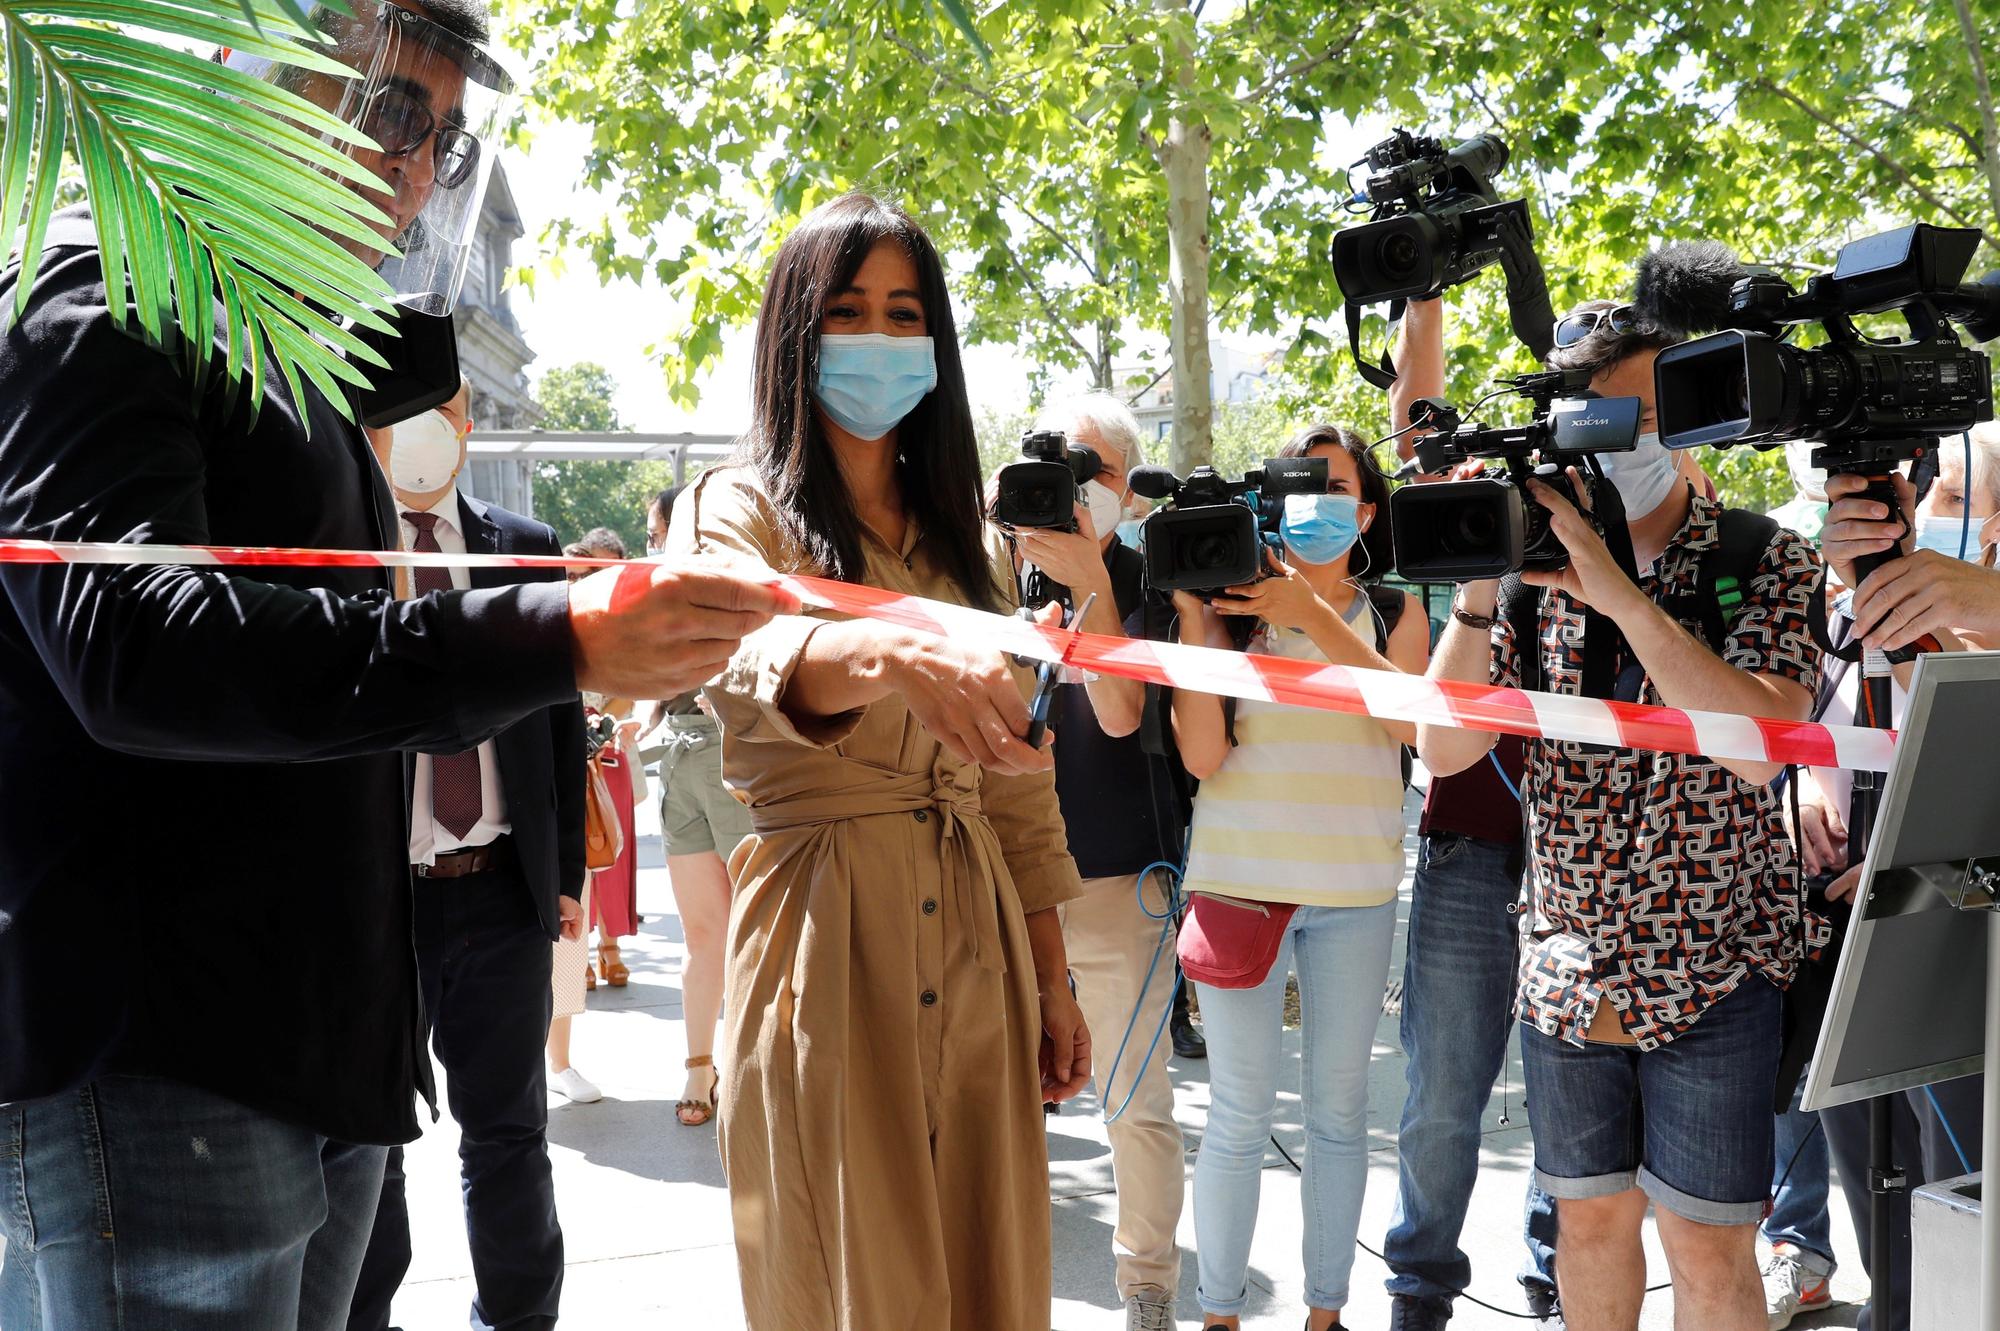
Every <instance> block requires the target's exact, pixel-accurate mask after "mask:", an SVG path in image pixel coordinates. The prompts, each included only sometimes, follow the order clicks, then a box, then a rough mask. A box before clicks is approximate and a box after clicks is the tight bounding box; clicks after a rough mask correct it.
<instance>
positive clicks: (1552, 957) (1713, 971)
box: [1493, 493, 1830, 1049]
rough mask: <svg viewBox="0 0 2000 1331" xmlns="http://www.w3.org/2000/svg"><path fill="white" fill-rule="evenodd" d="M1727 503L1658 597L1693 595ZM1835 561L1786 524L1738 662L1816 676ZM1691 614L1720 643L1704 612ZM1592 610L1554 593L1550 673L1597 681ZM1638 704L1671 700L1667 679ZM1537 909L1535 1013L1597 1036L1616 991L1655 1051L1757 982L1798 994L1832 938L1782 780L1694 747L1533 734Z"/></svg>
mask: <svg viewBox="0 0 2000 1331" xmlns="http://www.w3.org/2000/svg"><path fill="white" fill-rule="evenodd" d="M1718 512H1719V510H1718V508H1717V506H1716V505H1715V504H1714V503H1713V502H1712V501H1710V500H1708V499H1705V498H1703V497H1702V496H1701V495H1700V494H1699V493H1697V494H1695V495H1694V496H1693V501H1692V506H1691V508H1690V510H1689V513H1688V518H1687V522H1686V523H1685V525H1683V526H1682V528H1681V530H1680V531H1679V532H1678V533H1677V534H1676V535H1675V536H1674V539H1673V540H1672V541H1671V542H1669V543H1668V545H1667V548H1666V550H1665V552H1664V553H1663V554H1662V555H1661V556H1660V558H1659V559H1658V560H1657V561H1656V562H1655V563H1654V565H1653V567H1652V568H1650V569H1648V570H1646V571H1645V572H1644V573H1643V574H1642V575H1641V577H1640V579H1639V585H1640V587H1641V588H1642V589H1643V590H1645V592H1646V593H1647V594H1648V595H1649V596H1651V597H1652V598H1653V599H1654V600H1655V602H1659V601H1661V600H1662V599H1667V604H1669V605H1671V604H1674V600H1673V599H1670V598H1678V597H1680V596H1684V595H1688V594H1691V593H1693V592H1694V591H1695V590H1696V588H1697V587H1698V586H1699V584H1700V574H1701V556H1702V552H1703V551H1705V550H1707V549H1709V548H1711V547H1712V546H1714V545H1715V544H1716V543H1717V541H1718V539H1719V536H1718V530H1717V513H1718ZM1819 567H1820V565H1819V558H1818V556H1817V554H1816V553H1815V552H1814V550H1813V548H1812V547H1811V546H1809V545H1807V544H1806V542H1805V541H1803V540H1801V539H1800V538H1799V537H1798V536H1796V535H1794V534H1793V533H1791V532H1789V531H1785V530H1782V529H1781V530H1780V531H1779V532H1778V533H1777V534H1776V536H1774V537H1773V538H1772V541H1771V544H1770V546H1769V547H1768V548H1767V549H1766V550H1765V551H1764V555H1763V558H1762V560H1761V561H1760V563H1759V565H1758V569H1757V573H1756V576H1755V577H1754V578H1753V579H1752V581H1751V585H1750V586H1749V587H1748V588H1745V589H1744V597H1743V600H1742V602H1741V604H1740V605H1739V606H1738V608H1737V610H1736V614H1735V617H1734V619H1733V620H1731V621H1730V623H1729V626H1728V636H1727V638H1726V646H1725V649H1724V651H1723V652H1722V659H1723V661H1724V662H1725V663H1726V664H1728V665H1731V666H1734V667H1736V668H1738V669H1740V670H1747V671H1750V672H1752V673H1754V674H1765V675H1775V676H1779V677H1781V678H1785V679H1792V680H1797V681H1798V682H1799V683H1800V684H1801V685H1803V686H1804V687H1805V688H1806V690H1807V691H1808V692H1812V691H1813V690H1814V688H1815V686H1816V682H1817V679H1818V670H1819V649H1818V647H1817V646H1815V645H1814V643H1813V640H1812V635H1811V633H1810V631H1809V629H1808V627H1807V607H1808V606H1809V605H1810V603H1811V597H1812V595H1813V593H1814V591H1815V589H1816V587H1817V586H1818V579H1819ZM1684 626H1685V627H1686V628H1687V629H1688V631H1689V632H1690V633H1692V634H1694V636H1695V638H1696V639H1697V640H1700V641H1703V642H1706V638H1705V636H1704V634H1703V632H1702V628H1701V625H1700V624H1699V623H1698V622H1685V623H1684ZM1583 629H1584V619H1583V611H1582V609H1581V607H1579V606H1578V604H1577V603H1576V602H1575V601H1574V600H1572V599H1571V598H1570V597H1568V596H1566V595H1564V594H1563V593H1561V592H1558V591H1553V590H1551V591H1546V592H1544V593H1543V597H1542V617H1541V648H1542V660H1543V670H1542V674H1543V681H1544V682H1543V685H1542V687H1543V688H1545V689H1547V690H1548V691H1549V692H1551V693H1567V694H1576V693H1579V692H1581V687H1580V686H1581V681H1582V674H1583ZM1513 639H1514V635H1513V632H1512V630H1511V628H1510V627H1509V626H1508V624H1507V623H1506V622H1505V621H1504V620H1503V621H1502V622H1500V623H1498V624H1495V625H1494V627H1493V682H1494V683H1495V684H1497V685H1501V686H1504V687H1519V686H1520V683H1521V672H1520V668H1519V657H1518V655H1517V650H1516V646H1515V643H1514V640H1513ZM1638 701H1640V702H1644V703H1652V704H1658V703H1659V702H1660V696H1659V692H1658V690H1656V689H1655V688H1654V687H1653V682H1652V680H1650V679H1648V680H1646V681H1645V684H1644V686H1643V691H1642V692H1641V694H1640V695H1639V698H1638ZM1521 793H1522V798H1523V800H1524V801H1525V802H1526V804H1527V806H1528V820H1529V821H1528V830H1529V836H1528V846H1529V867H1530V875H1529V886H1528V910H1527V913H1526V916H1525V918H1524V919H1523V921H1522V933H1523V937H1522V947H1521V960H1520V985H1519V990H1518V999H1517V1008H1516V1015H1517V1017H1518V1018H1519V1019H1520V1020H1522V1021H1525V1022H1528V1023H1530V1024H1531V1025H1533V1026H1534V1027H1535V1028H1536V1029H1537V1030H1540V1031H1542V1032H1543V1033H1544V1034H1546V1035H1550V1036H1554V1037H1555V1038H1557V1039H1562V1040H1567V1041H1569V1042H1570V1043H1572V1044H1579V1045H1580V1044H1582V1043H1583V1041H1584V1033H1585V1032H1586V1031H1587V1030H1588V1029H1589V1028H1590V1023H1591V1017H1592V1015H1593V1013H1594V1012H1595V1011H1596V1009H1597V1006H1598V1002H1599V1000H1600V999H1604V1000H1608V1001H1609V1002H1610V1004H1611V1005H1612V1008H1613V1009H1614V1010H1615V1011H1616V1013H1617V1016H1618V1022H1619V1026H1620V1027H1621V1028H1622V1029H1623V1031H1624V1032H1625V1034H1626V1035H1628V1036H1630V1037H1631V1038H1632V1039H1634V1040H1635V1041H1637V1043H1638V1046H1639V1048H1641V1049H1653V1048H1657V1047H1658V1046H1660V1045H1663V1044H1666V1043H1667V1042H1669V1041H1671V1040H1672V1039H1673V1038H1674V1037H1675V1036H1677V1035H1680V1034H1681V1033H1683V1032H1684V1031H1686V1030H1687V1029H1688V1028H1689V1027H1691V1026H1693V1025H1694V1024H1695V1022H1697V1021H1699V1020H1700V1019H1701V1015H1702V1014H1703V1013H1704V1012H1706V1011H1707V1010H1708V1009H1709V1008H1710V1007H1711V1006H1712V1005H1714V1004H1715V1003H1716V1002H1718V1001H1719V1000H1720V999H1722V998H1724V997H1725V996H1727V995H1728V994H1729V993H1730V992H1731V991H1732V990H1734V989H1735V988H1736V986H1737V985H1739V984H1741V983H1743V982H1744V981H1745V980H1746V979H1750V978H1753V977H1762V978H1763V979H1765V980H1768V981H1770V982H1771V983H1772V984H1774V985H1777V986H1778V987H1779V988H1781V989H1782V988H1784V987H1786V986H1787V985H1789V984H1790V983H1791V979H1792V973H1793V971H1794V969H1795V968H1796V966H1797V964H1798V960H1799V958H1800V956H1801V955H1802V953H1804V952H1806V951H1808V950H1816V949H1817V948H1818V947H1820V946H1822V945H1824V943H1825V942H1826V941H1827V939H1828V937H1829V934H1830V930H1829V929H1828V927H1827V924H1826V922H1825V921H1824V920H1822V919H1820V918H1819V917H1817V916H1811V915H1808V914H1807V912H1806V910H1805V903H1804V896H1803V891H1802V888H1801V884H1800V880H1799V869H1798V862H1797V857H1796V855H1795V854H1794V852H1793V847H1792V841H1791V837H1790V836H1789V834H1787V832H1786V831H1785V826H1784V823H1783V821H1782V820H1781V818H1780V816H1779V801H1778V798H1777V796H1776V795H1775V794H1773V792H1772V788H1771V787H1770V786H1753V785H1751V784H1750V783H1749V782H1747V781H1744V780H1742V779H1741V778H1740V777H1738V776H1737V775H1736V774H1735V773H1733V772H1731V771H1729V770H1728V769H1727V768H1725V767H1723V766H1722V765H1721V764H1720V763H1717V762H1714V761H1712V760H1709V759H1706V758H1700V757H1693V756H1687V755H1681V754H1668V753H1650V752H1644V751H1639V750H1632V749H1613V748H1605V747H1603V746H1598V745H1589V744H1573V743H1568V742H1564V741H1551V740H1529V741H1528V742H1527V764H1526V769H1525V773H1524V779H1523V782H1522V791H1521Z"/></svg>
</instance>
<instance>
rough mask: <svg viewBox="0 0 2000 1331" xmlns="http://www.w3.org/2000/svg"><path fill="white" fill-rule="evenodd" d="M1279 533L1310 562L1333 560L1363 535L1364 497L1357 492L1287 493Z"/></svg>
mask: <svg viewBox="0 0 2000 1331" xmlns="http://www.w3.org/2000/svg"><path fill="white" fill-rule="evenodd" d="M1278 534H1279V535H1281V536H1283V537H1284V538H1285V548H1286V549H1287V550H1289V551H1291V552H1292V553H1293V554H1294V555H1296V556H1298V557H1299V558H1300V559H1302V560H1304V561H1305V562H1306V563H1308V564H1331V563H1332V562H1333V561H1334V560H1336V559H1338V558H1340V557H1341V556H1342V555H1344V554H1346V553H1347V552H1348V551H1349V550H1351V549H1353V548H1354V543H1355V542H1356V541H1358V540H1360V539H1361V501H1360V500H1359V499H1357V498H1355V497H1354V496H1353V495H1286V496H1285V517H1284V520H1283V521H1282V522H1280V523H1279V524H1278Z"/></svg>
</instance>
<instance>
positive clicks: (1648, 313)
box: [1632, 240, 1750, 338]
mask: <svg viewBox="0 0 2000 1331" xmlns="http://www.w3.org/2000/svg"><path fill="white" fill-rule="evenodd" d="M1749 271H1750V270H1749V269H1747V268H1745V267H1744V266H1743V263H1742V261H1741V260H1739V259H1738V258H1737V257H1736V251H1735V250H1732V249H1730V248H1729V246H1727V245H1725V244H1723V243H1722V242H1721V241H1719V240H1677V241H1674V242H1673V243H1671V244H1667V245H1662V246H1660V248H1658V249H1656V250H1654V251H1653V252H1652V253H1651V254H1648V255H1647V256H1646V257H1645V258H1643V259H1641V260H1639V275H1638V280H1637V281H1636V282H1635V283H1634V284H1633V289H1632V303H1633V304H1634V305H1635V306H1637V307H1638V309H1639V312H1640V313H1641V314H1643V315H1644V316H1645V317H1646V319H1647V321H1648V322H1649V323H1651V324H1652V325H1653V327H1655V328H1657V329H1659V330H1660V331H1661V332H1664V333H1668V334H1671V335H1672V336H1675V337H1683V338H1685V337H1693V336H1695V335H1696V334H1698V333H1709V332H1713V331H1715V330H1716V329H1718V328H1721V327H1723V326H1724V325H1725V324H1727V322H1728V320H1729V289H1730V288H1731V287H1733V286H1735V285H1736V283H1737V282H1738V281H1739V280H1741V279H1742V278H1743V277H1745V276H1747V275H1748V274H1749Z"/></svg>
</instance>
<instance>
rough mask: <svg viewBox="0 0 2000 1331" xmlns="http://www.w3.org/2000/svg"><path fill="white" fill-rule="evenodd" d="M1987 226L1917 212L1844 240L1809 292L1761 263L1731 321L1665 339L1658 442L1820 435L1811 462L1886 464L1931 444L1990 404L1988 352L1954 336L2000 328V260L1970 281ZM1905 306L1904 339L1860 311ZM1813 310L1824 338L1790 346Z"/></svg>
mask: <svg viewBox="0 0 2000 1331" xmlns="http://www.w3.org/2000/svg"><path fill="white" fill-rule="evenodd" d="M1979 243H1980V234H1979V232H1978V231H1977V230H1975V229H1972V228H1969V227H1941V226H1932V225H1930V224H1928V223H1924V222H1918V223H1915V224H1913V225H1911V226H1906V227H1902V228H1899V229H1898V230H1895V231H1885V232H1883V233H1882V234H1881V235H1877V236H1869V237H1867V238H1865V239H1862V240H1857V241H1854V242H1852V243H1851V244H1848V245H1846V246H1843V247H1842V249H1841V251H1840V254H1839V257H1838V258H1837V260H1836V261H1835V264H1834V270H1833V271H1832V272H1831V273H1820V274H1816V275H1815V276H1813V277H1812V278H1811V279H1810V280H1809V281H1808V282H1807V283H1806V289H1805V291H1804V292H1803V293H1800V292H1796V291H1794V290H1793V288H1792V286H1791V284H1790V283H1788V282H1786V281H1785V280H1784V279H1783V278H1781V277H1778V276H1776V275H1775V274H1772V273H1753V274H1751V275H1750V276H1748V277H1746V278H1744V279H1743V280H1741V281H1739V282H1737V283H1736V285H1735V287H1734V288H1733V289H1732V290H1731V292H1730V310H1731V314H1732V318H1731V322H1732V323H1733V324H1735V327H1734V328H1731V329H1728V330H1727V331H1724V332H1720V333H1713V334H1710V335H1709V336H1707V337H1700V338H1696V339H1694V340H1693V341H1691V342H1683V343H1681V344H1680V345H1678V346H1672V347H1668V348H1667V349H1666V350H1664V351H1662V352H1661V353H1660V357H1659V360H1658V361H1657V362H1656V363H1655V368H1654V371H1653V378H1654V392H1655V397H1656V399H1657V403H1658V410H1659V414H1660V442H1662V443H1663V444H1665V445H1666V446H1667V447H1668V448H1695V447H1699V446H1700V445H1703V444H1713V445H1717V446H1721V447H1727V446H1729V445H1732V444H1751V445H1755V446H1759V447H1769V446H1771V445H1774V444H1778V443H1782V442H1783V441H1785V440H1787V439H1809V440H1812V441H1813V442H1815V443H1817V444H1819V445H1820V447H1819V448H1817V449H1816V450H1815V451H1814V453H1813V459H1812V460H1813V465H1814V466H1816V467H1823V468H1825V469H1826V471H1827V472H1828V473H1829V474H1832V473H1839V472H1849V473H1857V474H1862V475H1872V476H1878V477H1880V478H1881V494H1879V495H1876V494H1872V493H1871V497H1874V498H1886V500H1887V502H1888V503H1889V505H1890V507H1891V509H1892V510H1893V509H1894V507H1895V499H1894V491H1893V490H1892V489H1890V488H1889V483H1888V479H1887V473H1888V472H1889V471H1890V470H1892V469H1894V467H1895V466H1896V465H1897V464H1898V463H1900V462H1905V461H1909V460H1913V459H1917V458H1921V457H1923V456H1925V455H1926V454H1927V453H1929V452H1930V450H1931V448H1932V447H1933V446H1934V445H1935V443H1936V441H1937V438H1938V436H1940V435H1948V434H1957V433H1960V432H1961V431H1964V430H1969V429H1971V428H1972V426H1973V425H1975V424H1977V423H1978V422H1980V421H1985V420H1991V419H1992V418H1993V382H1992V369H1991V366H1990V364H1989V363H1988V360H1987V356H1986V353H1985V352H1983V351H1975V350H1973V349H1972V348H1970V347H1967V346H1964V345H1962V344H1961V343H1960V342H1959V339H1958V335H1957V333H1955V332H1954V331H1953V330H1952V328H1951V323H1950V321H1954V320H1955V321H1957V322H1958V323H1961V324H1963V325H1964V326H1965V330H1966V331H1967V332H1968V333H1970V334H1971V335H1972V337H1973V339H1974V340H1975V341H1979V342H1984V341H1987V340H1989V339H1991V338H1993V337H1995V336H1996V335H2000V273H1989V274H1987V275H1986V276H1985V277H1984V278H1982V279H1980V281H1979V282H1977V283H1975V284H1971V285H1964V284H1963V281H1964V277H1965V270H1966V268H1967V267H1968V266H1969V265H1970V264H1971V262H1972V256H1973V254H1974V252H1975V251H1977V250H1978V248H1979ZM1889 310H1897V311H1900V312H1901V313H1902V314H1903V317H1904V320H1905V321H1906V322H1907V324H1908V325H1909V331H1910V336H1909V337H1908V339H1906V340H1895V341H1889V340H1882V341H1877V340H1873V339H1869V338H1864V337H1863V336H1862V335H1861V333H1860V332H1859V330H1857V329H1856V328H1855V326H1854V318H1853V317H1854V316H1855V315H1858V314H1880V313H1884V312H1886V311H1889ZM1808 323H1817V324H1819V325H1821V326H1822V327H1823V328H1824V329H1825V330H1826V334H1827V342H1826V345H1824V346H1818V347H1794V346H1790V345H1788V344H1786V343H1785V341H1784V338H1785V337H1787V336H1788V335H1789V332H1790V330H1791V329H1792V328H1795V327H1797V326H1798V325H1801V324H1808Z"/></svg>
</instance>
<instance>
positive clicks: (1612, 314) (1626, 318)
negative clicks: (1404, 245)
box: [1556, 305, 1653, 347]
mask: <svg viewBox="0 0 2000 1331" xmlns="http://www.w3.org/2000/svg"><path fill="white" fill-rule="evenodd" d="M1601 324H1609V325H1610V326H1611V331H1612V332H1614V333H1618V334H1620V335H1624V334H1628V333H1650V332H1652V331H1653V326H1652V324H1650V323H1648V322H1647V321H1646V319H1645V316H1643V315H1641V314H1640V313H1639V309H1638V307H1637V306H1635V305H1614V306H1612V307H1611V308H1610V309H1608V310H1577V311H1576V312H1574V313H1572V314H1565V315H1564V316H1563V317H1562V318H1561V319H1559V320H1557V321H1556V345H1557V346H1559V347H1573V346H1575V345H1576V344H1577V343H1579V342H1581V341H1583V339H1585V338H1586V337H1589V336H1590V335H1591V334H1592V333H1594V332H1596V331H1597V329H1598V327H1599V325H1601Z"/></svg>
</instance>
